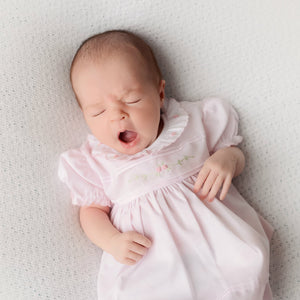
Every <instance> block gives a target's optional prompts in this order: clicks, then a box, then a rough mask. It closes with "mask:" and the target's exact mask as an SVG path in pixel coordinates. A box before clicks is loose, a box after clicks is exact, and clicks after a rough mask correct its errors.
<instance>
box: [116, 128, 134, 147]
mask: <svg viewBox="0 0 300 300" xmlns="http://www.w3.org/2000/svg"><path fill="white" fill-rule="evenodd" d="M136 138H137V133H136V132H134V131H130V130H125V131H122V132H120V134H119V140H120V141H121V142H123V143H125V144H129V143H131V142H133V141H134V140H135V139H136Z"/></svg>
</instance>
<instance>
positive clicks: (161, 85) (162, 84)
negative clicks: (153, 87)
mask: <svg viewBox="0 0 300 300" xmlns="http://www.w3.org/2000/svg"><path fill="white" fill-rule="evenodd" d="M165 85H166V81H165V80H164V79H162V80H161V81H160V83H159V96H160V107H163V105H164V100H165Z"/></svg>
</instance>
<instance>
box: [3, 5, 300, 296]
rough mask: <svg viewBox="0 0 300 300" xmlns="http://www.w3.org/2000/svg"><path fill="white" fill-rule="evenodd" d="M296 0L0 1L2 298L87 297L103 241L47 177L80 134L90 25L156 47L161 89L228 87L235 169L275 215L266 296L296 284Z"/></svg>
mask: <svg viewBox="0 0 300 300" xmlns="http://www.w3.org/2000/svg"><path fill="white" fill-rule="evenodd" d="M299 10H300V2H299V1H296V0H291V1H288V2H287V1H285V2H284V1H279V0H266V1H247V2H245V1H233V0H228V1H220V0H216V1H202V0H201V1H198V0H191V1H188V2H183V1H171V0H166V1H156V0H154V1H146V0H141V1H133V0H130V1H114V0H110V1H106V0H102V1H95V0H90V1H71V0H65V1H58V0H54V1H38V0H28V1H26V4H25V3H24V1H20V0H19V1H18V0H12V1H8V0H2V1H1V2H0V83H1V84H0V95H1V100H0V105H1V106H0V112H1V118H0V122H1V123H0V124H1V125H0V137H1V146H0V147H1V148H0V149H1V150H0V153H1V156H0V157H1V169H0V174H1V177H0V191H1V211H0V230H1V249H0V255H1V260H0V264H1V265H0V268H1V275H0V299H78V300H81V299H96V288H95V287H96V279H97V272H98V265H99V254H100V253H101V250H100V249H98V248H97V247H96V246H94V245H93V244H92V243H91V242H90V241H89V240H88V239H87V237H86V236H85V235H84V233H83V231H82V230H81V228H80V225H79V222H78V208H76V207H74V206H72V204H71V201H70V196H69V191H68V190H67V189H66V187H65V186H64V185H63V184H62V183H61V182H60V181H59V179H58V178H57V164H58V157H59V154H60V153H61V152H63V151H65V150H67V149H69V148H71V147H76V146H79V145H80V144H81V142H82V141H83V139H84V138H85V136H86V133H87V127H86V126H85V124H84V121H83V118H82V116H81V114H80V110H79V108H78V107H77V104H76V101H75V99H74V96H73V94H72V92H71V88H70V84H69V77H68V70H69V65H70V62H71V59H72V57H73V55H74V52H75V50H76V49H77V47H78V46H79V45H80V43H81V41H82V40H83V39H85V38H86V37H88V36H90V35H92V34H94V33H97V32H99V31H104V30H108V29H113V28H123V29H129V30H133V31H135V32H137V33H139V34H141V35H142V36H143V37H144V38H145V39H146V40H147V41H148V42H149V43H150V44H151V45H152V46H153V49H154V51H155V53H156V55H157V58H158V61H159V63H160V65H161V68H162V72H163V75H164V77H165V79H166V82H167V88H166V91H167V95H168V96H173V97H175V98H177V99H182V100H188V101H196V100H199V99H202V98H204V97H206V96H219V97H221V98H224V99H228V100H229V101H230V102H231V103H232V104H233V105H234V107H235V108H236V109H237V111H238V113H239V116H240V133H241V135H242V136H243V137H244V140H243V142H242V144H241V148H242V150H243V151H244V153H245V156H246V160H247V164H246V168H245V170H244V172H243V173H242V174H241V175H240V176H239V177H238V178H237V179H235V180H234V183H235V185H236V187H237V188H238V190H239V191H240V193H241V194H242V195H243V196H244V197H245V198H246V199H247V200H248V201H249V202H250V204H251V205H252V206H253V207H254V208H255V209H256V210H257V211H258V212H260V213H261V214H262V215H263V216H264V217H265V218H266V219H267V220H268V221H270V223H271V224H272V225H273V226H274V227H275V234H274V236H273V239H272V244H271V286H272V291H273V294H274V299H275V300H279V299H283V300H286V299H292V300H296V299H298V298H299V294H300V274H299V269H300V250H299V248H300V239H299V236H300V230H299V228H300V218H299V214H300V203H299V202H300V201H299V200H300V199H299V193H300V187H299V177H300V171H299V166H300V156H299V146H300V125H299V121H298V120H297V119H298V115H299V113H300V84H299V77H300V52H299V48H300V39H299V36H300V19H299V16H298V12H299Z"/></svg>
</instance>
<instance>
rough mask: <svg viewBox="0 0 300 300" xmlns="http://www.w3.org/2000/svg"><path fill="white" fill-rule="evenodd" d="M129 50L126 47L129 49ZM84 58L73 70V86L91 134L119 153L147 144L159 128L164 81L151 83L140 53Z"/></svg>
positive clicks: (154, 136)
mask: <svg viewBox="0 0 300 300" xmlns="http://www.w3.org/2000/svg"><path fill="white" fill-rule="evenodd" d="M132 51H133V50H130V52H132ZM132 54H133V53H129V52H128V53H123V54H122V55H120V54H119V55H114V56H112V57H110V58H105V59H102V60H101V61H100V62H99V63H98V62H97V63H95V62H88V63H87V62H85V63H82V64H80V62H79V65H78V66H77V67H75V68H74V70H73V87H74V90H75V92H76V94H77V96H78V98H79V99H80V102H81V106H82V112H83V114H84V118H85V120H86V122H87V125H88V126H89V128H90V130H91V132H92V134H93V135H94V136H95V137H96V138H97V139H98V140H99V141H100V142H101V143H103V144H106V145H108V146H110V147H111V148H113V149H115V150H117V151H118V152H120V153H125V154H135V153H138V152H140V151H142V150H143V149H145V148H147V147H148V146H150V145H151V144H152V143H153V142H154V141H155V139H156V138H157V136H158V134H159V133H160V132H159V130H160V129H161V128H160V126H159V124H160V108H161V107H162V106H163V99H164V87H165V81H164V80H161V82H159V83H157V84H155V83H154V80H153V79H151V78H150V76H149V72H147V69H146V64H145V62H144V61H143V59H142V57H141V56H140V54H139V53H138V52H137V51H136V53H134V55H132Z"/></svg>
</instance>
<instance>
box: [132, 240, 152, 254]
mask: <svg viewBox="0 0 300 300" xmlns="http://www.w3.org/2000/svg"><path fill="white" fill-rule="evenodd" d="M128 249H129V250H131V251H132V252H135V253H138V254H140V255H145V254H146V252H147V248H146V247H144V246H141V245H140V244H137V243H135V242H133V243H131V244H130V245H129V246H128Z"/></svg>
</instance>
